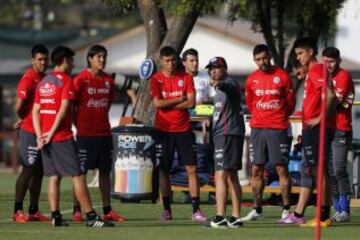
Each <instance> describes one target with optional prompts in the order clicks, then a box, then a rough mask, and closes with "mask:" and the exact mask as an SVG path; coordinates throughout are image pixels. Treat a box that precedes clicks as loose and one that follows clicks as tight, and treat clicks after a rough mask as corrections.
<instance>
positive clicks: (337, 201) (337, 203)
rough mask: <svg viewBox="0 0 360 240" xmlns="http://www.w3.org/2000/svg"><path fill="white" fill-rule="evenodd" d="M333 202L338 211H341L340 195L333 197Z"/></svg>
mask: <svg viewBox="0 0 360 240" xmlns="http://www.w3.org/2000/svg"><path fill="white" fill-rule="evenodd" d="M332 203H333V206H334V209H335V211H336V212H339V213H341V206H340V199H339V196H333V197H332Z"/></svg>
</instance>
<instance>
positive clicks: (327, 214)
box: [320, 205, 330, 222]
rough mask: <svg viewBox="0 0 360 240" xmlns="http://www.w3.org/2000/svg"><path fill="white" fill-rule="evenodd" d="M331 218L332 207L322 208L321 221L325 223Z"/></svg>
mask: <svg viewBox="0 0 360 240" xmlns="http://www.w3.org/2000/svg"><path fill="white" fill-rule="evenodd" d="M329 218H330V206H328V205H326V206H321V216H320V221H322V222H323V221H325V220H327V219H329Z"/></svg>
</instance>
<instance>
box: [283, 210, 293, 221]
mask: <svg viewBox="0 0 360 240" xmlns="http://www.w3.org/2000/svg"><path fill="white" fill-rule="evenodd" d="M290 214H291V211H290V210H283V212H282V213H281V219H285V218H287V217H289V215H290Z"/></svg>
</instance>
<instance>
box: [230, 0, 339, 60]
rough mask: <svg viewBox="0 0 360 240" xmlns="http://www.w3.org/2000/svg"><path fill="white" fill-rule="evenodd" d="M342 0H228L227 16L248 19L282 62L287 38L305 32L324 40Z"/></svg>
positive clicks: (331, 33)
mask: <svg viewBox="0 0 360 240" xmlns="http://www.w3.org/2000/svg"><path fill="white" fill-rule="evenodd" d="M344 2H345V0H285V1H282V0H230V1H229V6H230V7H229V12H230V15H229V18H230V19H231V20H232V21H234V20H236V19H238V18H245V19H247V20H250V21H251V22H252V24H253V29H254V31H258V32H262V34H263V36H264V39H265V41H266V43H267V45H268V46H269V48H270V51H271V53H272V55H273V58H274V61H275V64H276V65H279V66H283V65H284V59H285V50H286V48H287V46H288V44H289V40H290V39H293V38H294V37H300V36H308V37H311V38H313V39H315V40H316V41H318V40H320V41H323V42H324V43H325V45H326V44H327V42H328V41H329V39H331V38H332V37H333V36H334V34H335V30H336V16H337V14H338V11H339V10H340V9H341V8H342V6H343V4H344Z"/></svg>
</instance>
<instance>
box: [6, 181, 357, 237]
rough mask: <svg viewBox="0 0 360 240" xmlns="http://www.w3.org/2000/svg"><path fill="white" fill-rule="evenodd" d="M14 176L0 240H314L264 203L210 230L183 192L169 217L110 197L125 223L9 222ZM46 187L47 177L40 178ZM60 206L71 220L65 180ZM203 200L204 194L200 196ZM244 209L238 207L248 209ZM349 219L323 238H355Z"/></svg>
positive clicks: (207, 209) (209, 210)
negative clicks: (239, 221)
mask: <svg viewBox="0 0 360 240" xmlns="http://www.w3.org/2000/svg"><path fill="white" fill-rule="evenodd" d="M15 180H16V176H14V175H10V174H1V175H0V240H7V239H21V240H32V239H34V240H35V239H36V240H41V239H61V240H72V239H79V240H80V239H87V240H90V239H97V240H99V239H109V240H110V239H122V240H123V239H171V240H176V239H181V240H188V239H199V240H200V239H206V240H209V239H269V240H275V239H276V240H281V239H284V240H285V239H286V240H288V239H291V240H295V239H314V229H312V228H299V227H297V226H277V224H276V223H275V222H276V220H277V219H278V217H279V215H280V210H281V209H280V208H279V207H265V208H264V214H265V217H264V218H262V219H261V220H258V221H256V222H249V223H245V225H244V227H243V228H240V229H225V230H218V229H209V228H204V227H201V225H199V224H197V223H194V222H192V221H191V220H189V218H190V212H191V205H184V204H181V198H182V194H181V193H177V194H175V196H174V201H175V203H174V204H173V216H174V220H172V221H169V222H161V221H159V220H157V219H158V216H159V214H160V212H161V210H162V206H161V205H160V204H152V203H150V202H143V203H140V204H131V203H126V204H125V203H120V201H119V200H113V208H115V210H117V211H119V212H121V214H123V215H125V216H127V217H128V218H129V220H128V221H126V222H125V223H119V224H116V227H115V228H112V229H91V228H86V227H85V226H84V224H82V223H80V224H79V223H72V222H70V226H69V227H67V228H52V227H51V226H50V225H49V224H44V223H27V224H14V223H13V222H12V220H11V216H12V211H13V195H14V194H13V191H14V184H15ZM44 185H46V179H45V180H44ZM61 192H62V193H61V208H62V210H63V214H64V216H65V218H66V219H69V218H70V214H71V212H72V210H71V208H72V200H71V184H70V181H69V179H66V180H64V181H63V183H62V190H61ZM91 196H92V200H93V204H94V205H95V206H96V210H97V211H98V212H100V213H101V211H102V209H101V207H99V206H100V205H101V203H100V198H99V193H98V191H97V189H92V190H91ZM204 198H205V197H204ZM27 205H28V201H27V199H26V200H25V202H24V207H26V210H27ZM40 207H41V210H42V211H43V212H44V213H49V209H48V204H47V199H46V186H44V188H43V193H42V196H41V203H40ZM202 210H203V211H204V213H206V214H207V216H212V215H213V214H214V211H215V206H214V205H207V204H203V205H202ZM249 210H250V208H249V207H245V208H243V213H242V215H244V214H245V213H247V212H248V211H249ZM313 214H314V208H312V207H311V208H308V211H307V217H308V218H311V217H313ZM352 215H353V217H352V222H351V223H347V224H334V225H333V226H332V227H330V228H327V229H324V230H323V231H322V233H323V235H322V236H323V238H322V239H327V240H331V239H334V240H343V239H344V240H345V239H346V240H351V239H354V240H355V239H359V229H360V208H353V209H352Z"/></svg>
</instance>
